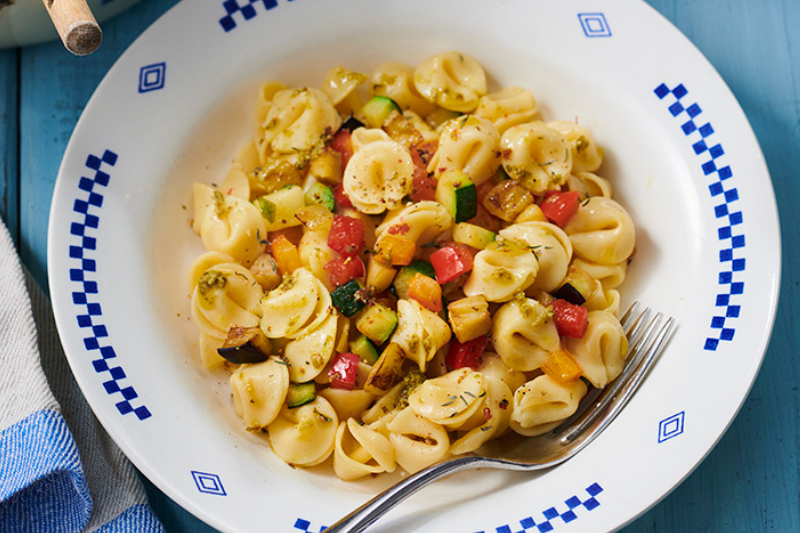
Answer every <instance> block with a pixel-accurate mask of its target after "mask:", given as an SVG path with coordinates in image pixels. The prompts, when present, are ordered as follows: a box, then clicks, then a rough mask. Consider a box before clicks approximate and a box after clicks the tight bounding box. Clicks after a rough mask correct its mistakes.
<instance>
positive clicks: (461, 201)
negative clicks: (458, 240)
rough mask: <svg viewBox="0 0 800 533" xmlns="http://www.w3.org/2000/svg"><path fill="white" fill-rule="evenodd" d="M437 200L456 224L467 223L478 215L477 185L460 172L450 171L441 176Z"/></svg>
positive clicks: (437, 186)
mask: <svg viewBox="0 0 800 533" xmlns="http://www.w3.org/2000/svg"><path fill="white" fill-rule="evenodd" d="M435 198H436V201H437V202H439V203H440V204H442V205H443V206H444V207H445V209H447V211H448V212H449V213H450V216H451V217H453V220H454V221H455V222H456V223H458V222H466V221H467V220H469V219H471V218H472V217H474V216H475V215H477V214H478V193H477V189H476V188H475V184H474V183H472V182H471V181H470V179H469V178H468V177H467V175H466V174H464V173H463V172H461V171H460V170H449V171H447V172H445V173H444V174H442V175H441V176H439V182H438V183H437V184H436V195H435Z"/></svg>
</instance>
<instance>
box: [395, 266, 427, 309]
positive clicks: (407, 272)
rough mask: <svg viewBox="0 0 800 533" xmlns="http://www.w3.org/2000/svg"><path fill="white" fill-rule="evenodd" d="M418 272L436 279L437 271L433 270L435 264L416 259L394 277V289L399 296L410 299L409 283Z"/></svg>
mask: <svg viewBox="0 0 800 533" xmlns="http://www.w3.org/2000/svg"><path fill="white" fill-rule="evenodd" d="M417 273H419V274H424V275H425V276H428V277H429V278H433V279H436V272H435V271H434V270H433V265H431V264H430V263H428V262H427V261H423V260H421V259H415V260H414V261H412V262H411V264H410V265H407V266H404V267H403V268H401V269H400V271H399V272H398V273H397V275H396V276H395V277H394V282H393V283H392V290H393V292H394V295H395V296H396V297H397V298H403V299H408V284H409V282H410V281H411V278H413V277H414V275H415V274H417Z"/></svg>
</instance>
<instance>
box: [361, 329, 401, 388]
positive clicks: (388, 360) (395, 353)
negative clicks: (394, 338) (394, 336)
mask: <svg viewBox="0 0 800 533" xmlns="http://www.w3.org/2000/svg"><path fill="white" fill-rule="evenodd" d="M405 359H406V356H405V354H404V353H403V349H402V348H401V347H400V345H399V344H397V343H396V342H390V343H389V344H388V345H387V346H386V349H385V350H383V353H381V356H380V358H378V361H377V362H376V363H375V364H374V365H372V369H371V370H370V371H369V374H368V375H367V379H366V381H365V382H364V390H365V391H367V392H369V393H371V394H374V395H376V396H383V395H384V394H386V393H387V392H389V389H391V388H392V386H393V385H394V384H395V383H396V382H398V381H400V377H401V371H402V367H403V361H405Z"/></svg>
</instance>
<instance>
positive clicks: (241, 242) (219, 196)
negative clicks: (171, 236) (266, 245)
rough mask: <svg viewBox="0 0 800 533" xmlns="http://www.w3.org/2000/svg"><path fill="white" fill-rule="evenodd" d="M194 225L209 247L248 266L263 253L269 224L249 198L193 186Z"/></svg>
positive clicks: (205, 186)
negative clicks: (245, 198) (262, 241)
mask: <svg viewBox="0 0 800 533" xmlns="http://www.w3.org/2000/svg"><path fill="white" fill-rule="evenodd" d="M194 201H195V215H194V222H193V224H194V227H195V228H196V231H197V232H198V233H199V234H200V238H201V239H202V240H203V244H204V245H205V247H206V250H209V251H215V252H223V253H226V254H228V255H230V256H231V257H233V258H234V259H235V260H237V261H239V262H240V263H242V264H243V265H245V266H250V264H251V263H252V262H253V261H255V258H256V257H258V256H259V255H260V254H261V251H262V249H263V246H262V245H261V239H262V238H264V236H265V235H266V234H267V227H266V224H265V223H264V219H263V218H262V216H261V214H260V213H259V212H258V209H257V208H256V207H255V206H254V205H253V204H251V203H250V202H248V201H245V200H242V199H241V198H237V197H236V196H230V195H226V194H223V193H221V192H220V191H216V190H214V189H212V188H211V187H209V186H208V185H204V184H202V183H196V184H195V185H194Z"/></svg>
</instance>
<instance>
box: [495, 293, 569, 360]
mask: <svg viewBox="0 0 800 533" xmlns="http://www.w3.org/2000/svg"><path fill="white" fill-rule="evenodd" d="M492 344H493V346H494V349H495V351H496V352H497V353H498V354H499V355H500V357H501V358H502V359H503V362H504V363H505V364H506V365H508V367H509V368H511V369H513V370H520V371H522V372H529V371H531V370H536V369H537V368H539V367H540V366H542V363H544V361H545V359H547V357H548V356H549V355H550V354H551V353H553V352H554V351H556V350H558V349H559V348H560V347H561V340H560V337H559V335H558V329H557V328H556V325H555V322H554V321H553V320H552V319H551V318H550V316H549V315H548V312H547V309H546V308H545V307H544V306H543V305H542V304H540V303H539V302H537V301H536V300H532V299H530V298H525V297H522V298H517V299H515V300H512V301H511V302H508V303H507V304H505V305H503V307H501V308H500V309H499V310H498V311H497V313H496V314H495V316H494V326H493V327H492Z"/></svg>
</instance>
